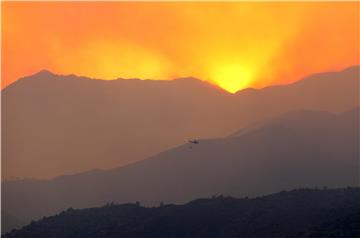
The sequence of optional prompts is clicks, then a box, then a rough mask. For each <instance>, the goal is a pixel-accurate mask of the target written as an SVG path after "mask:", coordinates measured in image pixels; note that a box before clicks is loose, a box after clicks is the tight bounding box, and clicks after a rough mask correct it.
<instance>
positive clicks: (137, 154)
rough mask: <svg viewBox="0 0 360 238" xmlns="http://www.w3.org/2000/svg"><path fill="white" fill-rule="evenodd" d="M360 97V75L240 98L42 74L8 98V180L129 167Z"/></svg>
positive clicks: (183, 84) (188, 84)
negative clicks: (195, 141)
mask: <svg viewBox="0 0 360 238" xmlns="http://www.w3.org/2000/svg"><path fill="white" fill-rule="evenodd" d="M358 92H359V67H351V68H348V69H345V70H343V71H340V72H328V73H321V74H316V75H312V76H309V77H307V78H304V79H302V80H300V81H298V82H296V83H293V84H290V85H283V86H272V87H268V88H264V89H259V90H255V89H254V90H249V89H248V90H242V91H239V92H237V93H236V94H235V95H233V94H229V93H227V92H225V91H223V90H221V89H219V88H217V87H215V86H213V85H210V84H208V83H206V82H203V81H200V80H198V79H194V78H183V79H176V80H171V81H160V80H138V79H130V80H124V79H118V80H113V81H104V80H93V79H89V78H84V77H77V76H74V75H68V76H63V75H55V74H52V73H50V72H48V71H41V72H39V73H37V74H35V75H32V76H29V77H25V78H23V79H21V80H18V81H16V82H15V83H14V84H12V85H10V86H8V87H6V88H5V89H4V90H2V92H1V97H2V135H3V136H2V138H3V140H2V142H1V143H2V176H3V178H7V179H14V178H16V177H17V178H54V177H56V176H60V175H66V174H74V173H79V172H84V171H88V170H92V169H96V168H100V169H109V168H114V167H117V166H123V165H126V164H130V163H133V162H136V161H140V160H143V159H145V158H148V157H150V156H152V155H155V154H158V153H160V152H161V151H164V150H167V149H170V148H173V147H175V146H178V145H180V144H182V143H184V142H186V141H187V140H189V139H193V138H219V137H224V136H227V135H229V134H231V133H233V132H234V131H236V130H238V129H244V128H246V127H247V126H249V125H252V124H254V123H258V122H261V121H267V120H269V119H271V118H274V117H277V116H279V115H281V114H284V113H287V112H290V111H294V110H320V111H328V112H334V113H338V112H342V111H347V110H350V109H352V108H354V107H356V106H358V105H359V100H358V99H359V98H358ZM159 135H161V136H159ZM99 158H101V159H99ZM34 164H36V165H39V166H33V165H34Z"/></svg>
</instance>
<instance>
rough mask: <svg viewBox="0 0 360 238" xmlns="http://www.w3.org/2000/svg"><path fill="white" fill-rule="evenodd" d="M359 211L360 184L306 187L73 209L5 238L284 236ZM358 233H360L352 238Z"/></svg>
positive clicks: (16, 231) (357, 221)
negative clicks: (252, 194)
mask: <svg viewBox="0 0 360 238" xmlns="http://www.w3.org/2000/svg"><path fill="white" fill-rule="evenodd" d="M359 209H360V189H359V188H348V189H335V190H317V189H316V190H311V189H300V190H294V191H291V192H280V193H276V194H273V195H269V196H264V197H258V198H253V199H248V198H243V199H235V198H231V197H223V196H218V197H214V198H211V199H199V200H195V201H192V202H189V203H187V204H184V205H162V206H159V207H152V208H146V207H142V206H140V205H139V204H123V205H114V204H108V205H106V206H104V207H99V208H90V209H82V210H78V209H68V210H66V211H64V212H61V213H60V214H58V215H56V216H52V217H48V218H43V219H41V220H39V221H37V222H32V223H31V224H30V225H28V226H25V227H24V228H22V229H20V230H15V231H13V232H11V233H9V234H7V235H5V236H4V238H20V237H21V238H27V237H31V238H33V237H37V238H43V237H44V238H49V237H54V238H75V237H76V238H77V237H88V238H92V237H107V238H111V237H114V238H115V237H122V238H127V237H138V238H147V237H149V238H150V237H151V238H153V237H157V238H162V237H164V238H168V237H172V238H185V237H191V238H194V237H207V238H223V237H224V238H232V237H242V238H264V237H267V238H273V237H274V238H282V237H289V236H292V235H294V234H297V233H299V232H304V231H306V230H308V229H310V228H311V227H314V226H319V225H321V224H324V223H326V222H329V221H335V220H336V219H338V218H343V217H349V215H350V214H353V213H354V211H356V210H357V211H359ZM359 218H360V217H359V216H356V217H354V216H352V217H350V219H351V223H348V221H349V218H347V220H346V221H347V222H346V223H344V225H345V226H347V227H350V226H351V225H356V224H359V221H360V220H359ZM333 224H334V223H333ZM339 225H340V223H335V224H334V225H331V226H329V228H330V227H331V228H330V229H331V230H332V227H334V228H335V227H338V226H339ZM340 226H341V225H340ZM358 228H359V227H357V228H355V229H357V230H358ZM342 229H343V230H344V227H342ZM345 229H347V228H345ZM326 230H328V229H326ZM312 234H317V233H312ZM353 234H359V233H353ZM301 237H324V236H301ZM326 237H339V238H340V237H343V236H337V235H333V236H326ZM355 237H358V236H353V237H352V238H355Z"/></svg>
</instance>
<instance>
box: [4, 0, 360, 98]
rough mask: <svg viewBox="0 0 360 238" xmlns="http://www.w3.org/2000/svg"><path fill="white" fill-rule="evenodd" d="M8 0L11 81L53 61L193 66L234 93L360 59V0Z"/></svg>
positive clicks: (70, 66) (136, 69)
mask: <svg viewBox="0 0 360 238" xmlns="http://www.w3.org/2000/svg"><path fill="white" fill-rule="evenodd" d="M1 5H2V14H1V18H2V19H1V20H2V21H1V24H2V27H1V31H2V48H1V54H2V55H1V56H2V61H1V64H2V65H1V66H2V75H1V79H2V87H6V86H7V85H9V84H10V83H12V82H14V81H16V80H17V79H19V78H21V77H24V76H27V75H31V74H34V73H36V72H38V71H39V70H41V69H47V70H50V71H52V72H54V73H59V74H76V75H81V76H87V77H91V78H99V79H115V78H140V79H174V78H177V77H187V76H192V77H196V78H199V79H201V80H207V81H211V82H212V83H215V84H217V85H218V86H220V87H222V88H224V89H225V90H228V91H229V92H232V93H234V92H236V91H237V90H241V89H243V88H246V87H254V88H261V87H265V86H270V85H274V84H283V83H290V82H293V81H295V80H298V79H301V78H302V77H304V76H307V75H309V74H311V73H314V72H321V71H333V70H340V69H343V68H345V67H348V66H351V65H356V64H359V55H360V51H359V45H360V44H359V42H360V41H359V35H360V32H359V29H360V27H359V20H358V17H359V4H358V3H357V2H344V3H340V2H328V3H325V2H321V3H318V2H101V1H94V2H50V1H46V2H27V1H23V2H16V1H15V2H14V1H5V2H4V1H2V2H1ZM69 26H71V27H69ZM324 39H326V41H324Z"/></svg>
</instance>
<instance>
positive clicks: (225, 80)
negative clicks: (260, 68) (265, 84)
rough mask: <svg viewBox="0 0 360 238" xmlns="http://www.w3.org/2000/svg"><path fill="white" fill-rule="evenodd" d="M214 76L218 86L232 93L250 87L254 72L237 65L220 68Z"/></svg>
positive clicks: (216, 69) (215, 71)
mask: <svg viewBox="0 0 360 238" xmlns="http://www.w3.org/2000/svg"><path fill="white" fill-rule="evenodd" d="M212 75H213V81H214V82H215V83H216V84H217V85H219V86H220V87H222V88H223V89H225V90H227V91H229V92H231V93H235V92H236V91H238V90H239V89H242V88H246V87H249V86H250V85H251V83H252V80H253V72H252V71H251V70H250V68H248V67H244V66H242V65H241V64H236V63H234V64H227V65H223V66H219V67H218V68H215V70H214V72H213V73H212Z"/></svg>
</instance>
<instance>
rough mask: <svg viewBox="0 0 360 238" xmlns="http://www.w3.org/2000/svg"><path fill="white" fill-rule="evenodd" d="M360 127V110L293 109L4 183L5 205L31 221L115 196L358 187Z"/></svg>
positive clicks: (176, 197)
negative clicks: (99, 162) (137, 153)
mask: <svg viewBox="0 0 360 238" xmlns="http://www.w3.org/2000/svg"><path fill="white" fill-rule="evenodd" d="M358 131H359V110H358V109H354V110H351V111H348V112H344V113H341V114H332V113H327V112H313V111H297V112H292V113H287V114H285V115H282V116H280V117H278V118H275V119H273V120H270V121H269V122H267V123H266V124H261V125H259V126H257V127H251V129H249V130H247V132H246V133H243V134H240V135H238V136H234V135H232V136H230V137H225V138H217V139H207V140H199V144H195V145H194V144H191V143H186V144H183V145H180V146H178V147H176V148H173V149H171V150H168V151H164V152H162V153H160V154H158V155H155V156H153V157H151V158H148V159H146V160H143V161H141V162H137V163H134V164H131V165H128V166H123V167H119V168H115V169H111V170H93V171H88V172H86V173H80V174H75V175H70V176H60V177H58V178H55V179H52V180H19V181H8V182H5V183H3V184H2V189H3V196H2V205H3V206H4V208H5V210H6V212H7V213H8V214H11V215H12V216H14V217H17V218H18V219H19V220H22V221H25V222H26V221H30V220H31V219H37V218H40V217H42V216H48V215H52V214H55V213H58V212H60V211H62V210H64V209H66V208H68V207H74V208H85V207H94V206H100V205H101V204H104V203H106V202H109V201H115V202H120V203H126V202H132V201H140V202H141V203H143V204H146V205H154V204H159V202H160V201H164V202H166V203H184V202H187V201H190V200H192V199H195V198H199V197H209V196H211V195H213V194H224V195H226V196H236V197H241V196H244V195H247V196H259V195H262V194H268V193H272V192H276V191H279V190H284V189H293V188H298V187H314V186H318V187H323V186H328V187H345V186H358V185H359V167H358V158H359V152H358V148H359V138H358ZM3 222H5V223H6V222H7V221H6V220H4V221H3ZM7 227H9V226H7Z"/></svg>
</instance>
